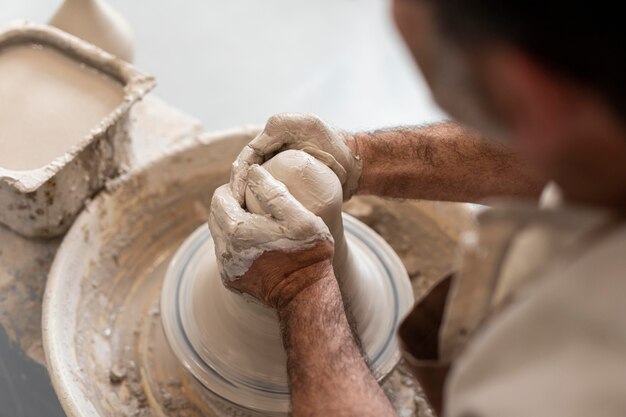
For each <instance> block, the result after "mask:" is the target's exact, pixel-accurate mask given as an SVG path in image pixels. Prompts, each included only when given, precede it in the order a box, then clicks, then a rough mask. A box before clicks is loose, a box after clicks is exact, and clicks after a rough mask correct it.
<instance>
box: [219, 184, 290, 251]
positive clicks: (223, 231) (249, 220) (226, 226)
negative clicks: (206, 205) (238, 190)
mask: <svg viewBox="0 0 626 417" xmlns="http://www.w3.org/2000/svg"><path fill="white" fill-rule="evenodd" d="M268 175H269V174H268ZM209 229H210V230H211V235H212V236H213V239H214V240H215V242H216V245H218V244H219V243H223V242H225V241H228V242H230V244H231V245H235V246H239V247H241V248H244V247H248V246H254V245H258V244H261V243H265V242H266V241H271V240H272V239H275V238H276V236H280V235H281V234H284V230H283V228H282V226H281V225H279V224H277V223H276V220H274V219H272V218H270V217H268V216H262V215H257V214H251V213H248V212H247V211H246V210H244V209H243V208H242V207H241V205H240V204H239V203H238V202H237V200H235V198H234V197H233V195H232V193H231V192H230V190H229V188H228V186H227V185H222V186H221V187H219V188H217V189H216V190H215V193H214V194H213V199H212V200H211V213H210V215H209Z"/></svg>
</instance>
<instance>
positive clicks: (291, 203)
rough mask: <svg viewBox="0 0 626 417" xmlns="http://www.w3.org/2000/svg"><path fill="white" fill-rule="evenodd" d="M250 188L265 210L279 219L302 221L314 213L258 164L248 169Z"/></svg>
mask: <svg viewBox="0 0 626 417" xmlns="http://www.w3.org/2000/svg"><path fill="white" fill-rule="evenodd" d="M248 189H249V190H250V192H251V193H252V195H253V196H254V197H255V198H256V199H257V201H258V202H259V204H260V205H261V208H262V209H263V211H265V212H266V213H268V214H269V215H271V216H272V217H273V218H275V219H277V220H282V221H285V220H291V219H294V220H296V219H297V220H298V221H300V222H301V221H302V220H306V219H307V218H308V217H309V215H313V214H312V213H311V212H310V211H308V210H307V209H306V208H305V207H304V206H303V205H302V204H300V202H299V201H298V200H296V199H295V198H294V197H293V196H292V195H291V193H289V191H288V190H287V187H285V185H284V184H283V183H282V182H280V181H278V180H277V179H275V178H274V177H272V175H271V174H270V173H269V172H267V170H266V169H265V168H262V167H260V166H258V165H254V166H252V167H251V168H250V170H249V171H248Z"/></svg>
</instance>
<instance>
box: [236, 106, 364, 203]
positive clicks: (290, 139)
mask: <svg viewBox="0 0 626 417" xmlns="http://www.w3.org/2000/svg"><path fill="white" fill-rule="evenodd" d="M351 141H352V137H351V136H350V135H348V134H344V133H340V132H338V131H336V130H334V129H333V128H331V127H329V126H327V125H326V124H325V123H324V122H323V121H322V120H320V119H319V118H318V117H316V116H313V115H308V114H292V113H288V114H279V115H275V116H272V117H271V118H270V119H269V120H268V121H267V124H266V125H265V129H264V130H263V132H261V134H259V135H258V136H257V137H256V138H254V139H253V140H252V141H251V142H250V143H249V144H248V145H247V146H246V147H245V148H244V149H243V150H242V151H241V153H240V154H239V157H238V158H237V160H236V161H235V162H234V163H233V169H232V174H231V180H230V186H231V191H232V194H233V196H234V197H235V199H236V200H237V201H238V202H239V203H240V204H243V201H244V193H245V189H246V181H245V178H246V174H247V171H248V168H249V167H250V166H252V165H253V164H262V163H263V162H264V161H266V160H268V159H270V158H271V157H272V156H274V155H275V154H276V153H278V152H281V151H284V150H287V149H299V150H302V151H305V152H307V153H308V154H310V155H312V156H314V157H315V158H317V159H319V160H320V161H322V162H323V163H325V164H326V165H327V166H328V167H329V168H330V169H332V170H333V172H334V173H335V174H336V175H337V177H338V178H339V181H340V182H341V185H342V188H343V196H344V200H347V199H349V198H350V197H351V196H352V194H354V193H355V191H356V189H357V186H358V182H359V178H360V176H361V169H362V163H361V161H360V159H359V158H358V156H357V155H356V153H355V151H353V150H351V149H350V142H351Z"/></svg>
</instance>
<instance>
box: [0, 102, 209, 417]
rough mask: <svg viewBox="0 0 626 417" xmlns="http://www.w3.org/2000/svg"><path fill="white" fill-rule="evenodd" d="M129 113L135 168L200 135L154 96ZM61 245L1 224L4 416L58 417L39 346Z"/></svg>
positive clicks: (0, 392)
mask: <svg viewBox="0 0 626 417" xmlns="http://www.w3.org/2000/svg"><path fill="white" fill-rule="evenodd" d="M134 110H135V111H134V113H133V116H134V117H133V123H132V130H131V132H132V134H131V136H132V140H133V143H132V144H133V148H134V150H135V155H134V156H135V158H134V160H133V163H134V164H136V165H134V166H135V168H136V167H138V166H140V165H143V164H145V163H146V162H147V161H149V160H152V159H155V158H158V157H160V156H161V155H163V154H164V153H167V152H168V149H171V147H173V146H174V147H175V146H178V144H180V143H181V142H185V141H189V140H192V138H193V137H194V136H195V135H197V134H198V132H199V131H201V126H200V123H199V122H198V121H197V120H195V119H193V118H191V117H189V116H187V115H184V114H183V113H181V112H180V111H178V110H176V109H174V108H172V107H171V106H169V105H168V104H166V103H164V102H163V101H161V100H160V99H158V98H156V97H154V96H149V97H146V98H145V99H144V100H143V101H142V102H140V103H138V106H137V107H135V109H134ZM62 240H63V238H62V237H59V238H54V239H28V238H25V237H22V236H20V235H19V234H17V233H15V232H13V231H11V230H10V229H8V228H6V227H4V226H1V225H0V326H1V327H2V328H1V329H0V362H2V363H0V404H1V405H2V412H4V413H6V415H7V416H25V417H29V416H42V415H46V416H57V415H63V412H62V410H61V406H60V404H59V401H58V399H57V398H56V394H55V392H54V390H53V388H52V386H51V384H50V381H49V377H48V372H47V370H46V368H45V364H44V360H45V358H44V353H43V346H42V341H41V307H42V305H41V303H42V300H43V293H44V288H45V284H46V278H47V275H48V270H49V269H50V265H51V264H52V261H53V259H54V255H55V254H56V251H57V249H58V247H59V245H60V244H61V241H62ZM2 415H3V416H4V414H2Z"/></svg>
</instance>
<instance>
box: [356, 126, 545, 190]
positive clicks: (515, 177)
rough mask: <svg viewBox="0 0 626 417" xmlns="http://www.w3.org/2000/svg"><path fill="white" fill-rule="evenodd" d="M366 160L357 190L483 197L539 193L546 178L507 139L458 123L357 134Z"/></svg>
mask: <svg viewBox="0 0 626 417" xmlns="http://www.w3.org/2000/svg"><path fill="white" fill-rule="evenodd" d="M353 138H354V140H353V141H351V143H350V146H351V147H352V148H353V149H354V150H356V152H357V153H358V155H359V156H360V158H361V159H362V160H363V173H362V175H361V179H360V181H359V188H358V191H357V193H358V194H374V195H381V196H388V197H397V198H416V199H424V200H442V201H464V202H480V201H481V200H484V199H486V198H494V197H522V198H537V197H538V196H539V194H540V192H541V189H542V188H543V186H544V185H545V182H546V181H545V179H544V178H542V177H541V176H540V175H538V174H537V172H536V170H534V169H532V168H531V167H530V166H529V165H528V164H526V163H525V162H524V161H523V160H522V159H521V158H520V157H518V156H517V155H516V154H515V152H513V151H512V149H510V148H509V147H508V146H507V145H506V144H504V143H499V142H495V141H491V140H488V139H485V138H484V137H482V136H480V135H479V134H477V133H475V132H474V131H471V130H468V129H465V128H463V127H461V126H459V125H458V124H455V123H441V124H434V125H430V126H425V127H420V128H415V129H399V130H389V131H379V132H372V133H359V134H355V135H353Z"/></svg>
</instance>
